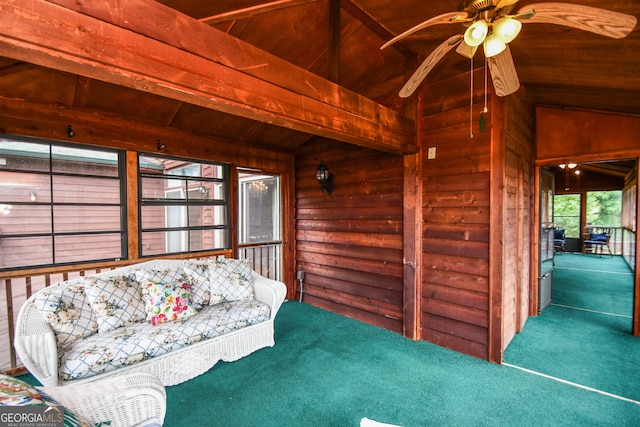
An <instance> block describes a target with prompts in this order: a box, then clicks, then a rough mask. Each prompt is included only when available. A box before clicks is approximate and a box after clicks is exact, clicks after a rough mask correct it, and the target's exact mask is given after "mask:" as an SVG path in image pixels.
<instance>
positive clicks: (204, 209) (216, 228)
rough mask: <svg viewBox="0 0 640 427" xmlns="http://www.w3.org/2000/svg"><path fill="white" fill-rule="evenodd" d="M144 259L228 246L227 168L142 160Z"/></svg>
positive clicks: (162, 159) (140, 170) (146, 157)
mask: <svg viewBox="0 0 640 427" xmlns="http://www.w3.org/2000/svg"><path fill="white" fill-rule="evenodd" d="M138 168H139V176H140V246H141V247H140V255H141V256H150V255H159V254H167V253H184V252H198V251H207V250H215V249H228V248H229V247H230V242H229V240H230V239H229V237H230V225H229V167H228V166H227V165H223V164H216V163H197V162H192V161H188V160H178V159H171V158H168V157H154V156H148V155H139V156H138Z"/></svg>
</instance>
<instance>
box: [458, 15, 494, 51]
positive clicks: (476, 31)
mask: <svg viewBox="0 0 640 427" xmlns="http://www.w3.org/2000/svg"><path fill="white" fill-rule="evenodd" d="M488 32H489V26H488V25H487V21H485V20H484V19H480V20H478V21H476V22H474V23H473V24H471V25H470V26H469V28H467V31H465V32H464V42H465V43H466V44H468V45H469V46H479V45H481V44H482V42H483V41H484V40H485V37H487V33H488Z"/></svg>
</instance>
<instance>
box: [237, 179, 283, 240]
mask: <svg viewBox="0 0 640 427" xmlns="http://www.w3.org/2000/svg"><path fill="white" fill-rule="evenodd" d="M240 213H241V216H240V244H248V243H264V242H273V241H276V240H280V179H279V178H278V177H276V176H264V175H258V176H249V177H244V176H241V177H240Z"/></svg>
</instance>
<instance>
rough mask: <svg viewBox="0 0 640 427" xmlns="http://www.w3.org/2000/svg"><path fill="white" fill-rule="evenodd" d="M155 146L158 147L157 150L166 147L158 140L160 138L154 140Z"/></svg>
mask: <svg viewBox="0 0 640 427" xmlns="http://www.w3.org/2000/svg"><path fill="white" fill-rule="evenodd" d="M156 147H158V151H164V149H165V148H167V146H166V145H165V144H163V143H162V142H160V140H157V141H156Z"/></svg>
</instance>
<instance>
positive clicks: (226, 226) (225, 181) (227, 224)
mask: <svg viewBox="0 0 640 427" xmlns="http://www.w3.org/2000/svg"><path fill="white" fill-rule="evenodd" d="M143 157H151V158H155V159H163V160H170V161H171V160H174V161H177V162H185V163H190V164H191V165H193V164H198V165H200V169H202V165H213V166H216V167H221V168H222V178H211V177H204V176H193V175H189V174H185V175H182V174H169V173H166V172H167V171H163V172H162V173H148V172H144V171H143V170H141V161H140V160H141V158H143ZM191 165H188V166H191ZM183 167H184V166H183ZM178 168H180V166H179V167H177V168H176V169H178ZM230 172H231V168H230V165H229V164H227V163H222V162H213V161H204V160H200V159H193V158H186V157H175V156H170V155H162V154H158V153H147V152H137V179H138V253H139V257H140V258H151V257H158V256H165V255H179V254H187V253H201V252H211V251H216V250H228V249H231V242H232V237H231V232H232V224H231V199H230V195H231V191H230V187H231V173H230ZM200 175H202V173H200ZM145 179H161V180H167V181H169V180H176V181H179V182H181V185H180V186H177V187H176V186H172V187H170V188H163V192H164V193H165V197H163V198H155V199H151V198H146V199H145V198H143V180H145ZM189 181H198V182H211V183H213V184H214V185H215V184H221V185H222V186H223V190H222V198H221V199H191V198H189V193H190V192H191V191H193V190H192V189H189V185H188V182H189ZM182 184H184V186H183V185H182ZM178 189H180V190H181V191H183V192H184V195H185V196H184V198H180V199H171V198H168V197H166V192H167V191H176V190H178ZM148 206H161V207H164V211H165V215H166V213H167V212H168V210H169V208H171V207H178V208H183V207H184V208H186V209H185V210H186V212H185V213H184V215H185V218H186V219H187V225H185V226H181V227H175V226H173V227H169V226H167V225H166V219H167V217H166V216H165V226H163V227H148V228H145V227H143V220H144V218H143V208H144V207H148ZM190 206H196V207H213V208H214V210H215V208H216V207H218V206H222V207H223V208H224V211H225V213H224V215H223V216H224V221H223V224H221V225H195V226H194V225H190V224H189V219H190V218H189V213H188V209H189V207H190ZM199 230H202V231H207V230H223V231H224V237H223V240H224V243H223V245H222V247H212V248H203V249H196V250H193V249H192V248H191V247H190V244H191V241H190V239H189V238H188V237H187V238H186V249H185V250H183V251H176V252H169V251H168V250H167V249H168V244H169V240H168V234H165V239H166V240H165V250H164V251H163V252H153V253H145V252H144V250H143V246H144V238H143V235H144V234H145V233H169V232H186V233H187V234H188V233H189V232H190V231H199Z"/></svg>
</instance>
